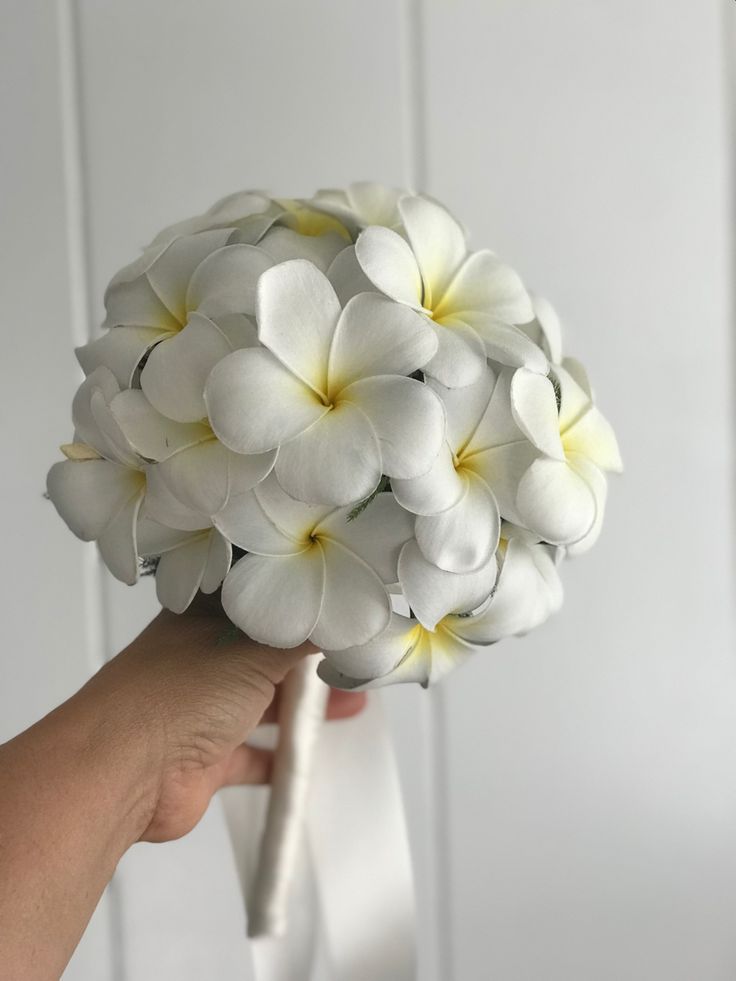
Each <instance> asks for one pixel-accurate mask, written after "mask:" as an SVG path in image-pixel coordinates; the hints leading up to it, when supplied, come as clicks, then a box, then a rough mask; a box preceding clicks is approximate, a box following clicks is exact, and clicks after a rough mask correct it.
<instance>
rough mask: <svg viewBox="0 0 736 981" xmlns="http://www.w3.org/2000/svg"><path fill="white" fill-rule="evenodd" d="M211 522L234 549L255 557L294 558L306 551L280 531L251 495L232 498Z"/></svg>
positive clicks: (300, 543) (253, 495) (301, 545)
mask: <svg viewBox="0 0 736 981" xmlns="http://www.w3.org/2000/svg"><path fill="white" fill-rule="evenodd" d="M213 520H214V523H215V526H216V527H217V528H219V530H220V531H221V532H222V533H223V535H226V536H227V538H229V539H230V541H231V542H232V543H233V544H234V545H238V546H239V547H240V548H244V549H246V550H247V551H249V552H254V553H255V554H256V555H296V554H297V553H298V552H302V551H304V548H305V545H304V544H303V543H302V542H298V541H295V540H294V539H293V538H290V537H289V536H288V535H287V534H285V533H284V531H283V530H282V529H281V528H279V526H278V525H277V524H276V523H275V521H274V520H273V519H272V518H271V516H270V515H269V514H268V513H267V512H266V511H265V510H264V508H263V506H262V504H261V502H260V500H259V499H258V497H257V496H256V494H254V493H253V491H250V492H248V493H245V494H239V495H237V496H236V497H232V498H231V499H230V500H229V501H228V503H227V505H226V506H225V507H224V508H223V509H222V511H220V512H219V513H218V514H216V515H215V516H214V518H213Z"/></svg>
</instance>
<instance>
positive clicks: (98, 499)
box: [46, 460, 144, 542]
mask: <svg viewBox="0 0 736 981" xmlns="http://www.w3.org/2000/svg"><path fill="white" fill-rule="evenodd" d="M46 486H47V490H48V495H49V498H50V499H51V501H52V502H53V504H54V507H55V508H56V510H57V511H58V512H59V514H60V515H61V517H62V518H63V519H64V521H65V522H66V523H67V525H68V526H69V528H70V529H71V531H73V532H74V534H75V535H76V536H77V538H81V539H82V541H85V542H91V541H94V540H95V539H97V538H99V537H100V535H101V534H102V533H103V532H104V530H105V528H107V527H108V525H109V524H110V523H111V522H112V521H113V520H114V518H115V516H116V515H117V514H118V513H119V512H120V511H121V510H122V509H123V508H124V507H125V506H126V504H128V502H129V501H130V500H132V499H133V498H135V497H137V496H138V495H139V494H140V493H141V491H142V489H143V486H144V479H143V474H141V473H139V472H138V471H137V470H130V469H129V468H128V467H123V466H121V465H120V464H118V463H111V462H110V461H109V460H84V461H78V462H72V461H71V460H64V461H63V462H61V463H55V464H54V465H53V467H52V468H51V470H49V474H48V477H47V481H46Z"/></svg>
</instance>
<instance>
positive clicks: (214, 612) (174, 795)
mask: <svg viewBox="0 0 736 981" xmlns="http://www.w3.org/2000/svg"><path fill="white" fill-rule="evenodd" d="M315 652H316V648H315V647H314V646H313V645H312V644H309V643H306V644H303V645H302V646H300V647H298V648H294V649H292V650H278V649H275V648H271V647H266V646H263V645H260V644H257V643H255V642H254V641H252V640H250V639H249V638H248V637H246V636H245V635H244V634H242V633H241V632H240V631H238V630H237V629H236V628H234V627H233V626H232V624H231V623H230V622H229V621H228V620H227V619H226V617H225V616H224V614H223V613H222V609H221V607H220V604H219V597H218V596H214V597H206V596H202V595H200V596H199V597H198V598H197V600H196V601H195V603H194V604H193V605H192V607H191V608H190V610H189V611H188V612H187V613H186V614H183V615H176V614H173V613H169V612H168V611H166V610H163V611H162V612H161V613H160V614H159V615H158V616H157V617H156V619H155V620H153V621H152V622H151V623H150V624H149V625H148V626H147V627H146V628H145V630H144V631H143V632H142V633H141V634H140V635H139V636H138V637H137V638H136V639H135V640H134V641H133V643H132V644H130V646H129V647H127V648H126V649H125V650H124V651H123V652H122V653H121V654H119V655H118V656H117V657H116V658H114V659H113V660H112V661H110V662H109V664H107V665H106V666H105V667H104V668H103V669H102V671H100V672H99V673H98V675H96V676H95V678H93V679H92V681H91V682H90V683H89V685H88V686H87V688H88V689H89V690H90V691H89V694H90V695H92V696H93V697H104V696H105V694H106V693H107V694H108V695H109V693H115V703H116V706H117V707H116V710H115V712H114V713H113V716H114V717H118V722H117V724H118V725H122V726H124V727H125V728H126V730H130V731H135V730H138V731H139V732H145V734H146V743H147V746H146V756H147V760H148V763H147V766H146V772H147V773H149V774H150V777H149V780H148V790H147V791H146V793H145V795H144V800H143V801H142V805H141V819H140V820H141V823H140V826H141V828H142V831H141V834H140V839H139V840H142V841H168V840H171V839H174V838H179V837H181V836H182V835H184V834H186V833H187V832H188V831H190V830H191V829H192V828H193V827H194V826H195V825H196V824H197V822H198V821H199V820H200V818H201V817H202V815H203V814H204V812H205V810H206V809H207V806H208V804H209V801H210V799H211V797H212V795H213V794H214V793H215V792H216V791H217V790H218V789H219V788H220V787H224V786H229V785H232V784H259V783H266V782H268V780H269V776H270V771H271V765H272V756H273V754H272V753H271V752H270V751H269V750H264V749H259V748H255V747H252V746H248V745H247V744H246V743H245V740H246V738H247V736H248V735H249V734H250V733H251V732H252V731H253V729H255V727H256V726H257V725H259V723H262V722H275V721H276V716H277V706H278V698H279V685H280V683H281V682H282V681H283V679H284V678H285V676H286V674H287V673H288V672H289V671H290V670H291V668H293V667H294V666H295V665H296V664H297V663H298V662H299V661H300V660H301V659H302V658H303V657H306V656H308V655H310V654H313V653H315ZM364 702H365V695H364V694H360V693H350V692H343V691H336V690H333V691H331V693H330V699H329V703H328V708H327V718H328V719H341V718H347V717H348V716H351V715H355V714H356V713H357V712H359V711H360V710H361V708H362V707H363V705H364ZM121 714H122V716H123V719H122V720H121V719H120V715H121ZM144 824H145V826H144Z"/></svg>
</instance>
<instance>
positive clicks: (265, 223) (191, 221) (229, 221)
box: [151, 191, 283, 247]
mask: <svg viewBox="0 0 736 981" xmlns="http://www.w3.org/2000/svg"><path fill="white" fill-rule="evenodd" d="M282 213H283V209H282V208H281V207H280V206H279V205H278V204H277V203H276V202H275V201H273V200H272V199H271V198H270V197H269V196H268V195H267V194H265V193H264V192H263V191H236V192H235V193H234V194H228V195H227V196H226V197H224V198H221V199H220V200H219V201H216V202H215V204H213V205H212V207H211V208H209V210H207V211H205V212H204V214H201V215H196V216H195V217H193V218H185V219H184V221H178V222H176V223H175V224H174V225H168V226H167V227H166V228H164V229H163V230H162V231H160V232H159V233H158V235H157V236H156V237H155V238H154V240H153V241H152V242H151V245H152V246H159V247H160V246H165V245H168V244H169V243H170V242H173V241H174V239H175V238H181V236H182V235H194V234H195V233H196V232H208V231H212V230H213V229H216V228H234V229H237V231H238V241H239V242H244V243H246V244H248V245H256V243H257V242H258V241H259V240H260V239H261V238H262V236H263V235H264V234H265V233H266V232H267V231H268V229H269V228H270V227H271V225H273V223H274V222H275V221H276V219H277V218H278V217H279V216H280V215H281V214H282Z"/></svg>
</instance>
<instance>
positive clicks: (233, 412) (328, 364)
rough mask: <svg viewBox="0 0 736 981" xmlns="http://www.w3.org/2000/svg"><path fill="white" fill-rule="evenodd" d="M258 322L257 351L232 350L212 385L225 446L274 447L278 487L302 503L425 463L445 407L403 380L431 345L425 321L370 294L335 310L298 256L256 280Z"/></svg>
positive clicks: (326, 287)
mask: <svg viewBox="0 0 736 981" xmlns="http://www.w3.org/2000/svg"><path fill="white" fill-rule="evenodd" d="M257 319H258V335H259V338H260V341H261V343H262V344H263V345H264V347H263V348H253V349H249V350H242V351H236V352H234V353H233V354H231V355H229V356H228V357H226V358H225V359H224V360H223V361H221V362H220V363H219V364H218V365H217V366H216V367H215V368H214V370H213V371H212V373H211V375H210V377H209V380H208V382H207V387H206V391H205V402H206V404H207V411H208V416H209V419H210V422H211V424H212V428H213V430H214V431H215V433H216V434H217V436H218V438H219V439H220V440H221V441H222V442H223V443H224V444H225V445H226V446H228V447H230V449H232V450H234V451H235V452H237V453H264V452H267V451H269V450H272V449H275V448H277V447H278V448H279V452H278V456H277V458H276V466H275V472H276V476H277V477H278V480H279V482H280V484H281V485H282V487H283V488H284V489H285V490H286V491H287V492H288V493H289V494H291V495H292V496H293V497H296V498H298V499H299V500H302V501H306V502H309V503H328V504H335V505H341V504H348V503H351V502H354V501H357V500H360V499H361V498H364V497H366V496H367V495H369V494H370V493H371V492H372V491H373V490H374V488H375V487H376V486H377V485H378V483H379V480H380V478H381V475H382V474H388V475H389V476H397V477H410V476H416V475H417V474H421V473H424V472H426V471H427V470H428V469H429V468H430V466H431V465H432V463H433V461H434V459H435V457H436V456H437V454H438V452H439V449H440V446H441V445H442V440H443V436H444V413H443V411H442V406H441V404H440V402H439V400H438V399H437V397H436V396H435V394H434V393H433V392H432V391H430V389H429V388H428V387H427V386H426V385H423V384H422V383H421V382H418V381H415V380H413V379H410V378H406V377H403V376H405V375H408V374H411V373H412V372H413V371H414V370H416V369H417V368H420V367H421V366H422V365H423V364H425V363H426V362H427V361H428V360H429V358H431V357H432V354H433V352H434V351H435V350H436V341H435V339H434V335H433V334H432V332H431V330H429V329H428V328H427V326H426V322H425V320H424V318H422V317H420V316H418V315H417V314H416V313H414V311H412V310H410V309H409V308H408V307H405V306H402V305H401V304H397V303H393V302H392V301H391V300H389V299H387V298H386V297H383V296H380V295H378V294H375V293H372V294H361V295H358V296H356V297H355V298H354V299H352V300H351V301H350V302H349V303H348V305H347V306H346V307H345V309H344V310H342V311H341V309H340V304H339V302H338V299H337V296H336V295H335V292H334V290H333V289H332V287H331V286H330V283H329V281H328V280H327V279H326V277H325V276H324V275H323V274H322V273H320V272H319V270H318V269H317V268H316V267H315V266H313V265H312V264H311V263H309V262H305V261H303V260H293V261H291V262H284V263H281V264H280V265H278V266H274V267H273V269H270V270H268V272H266V273H264V274H263V276H262V277H261V279H260V281H259V284H258V314H257Z"/></svg>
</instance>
